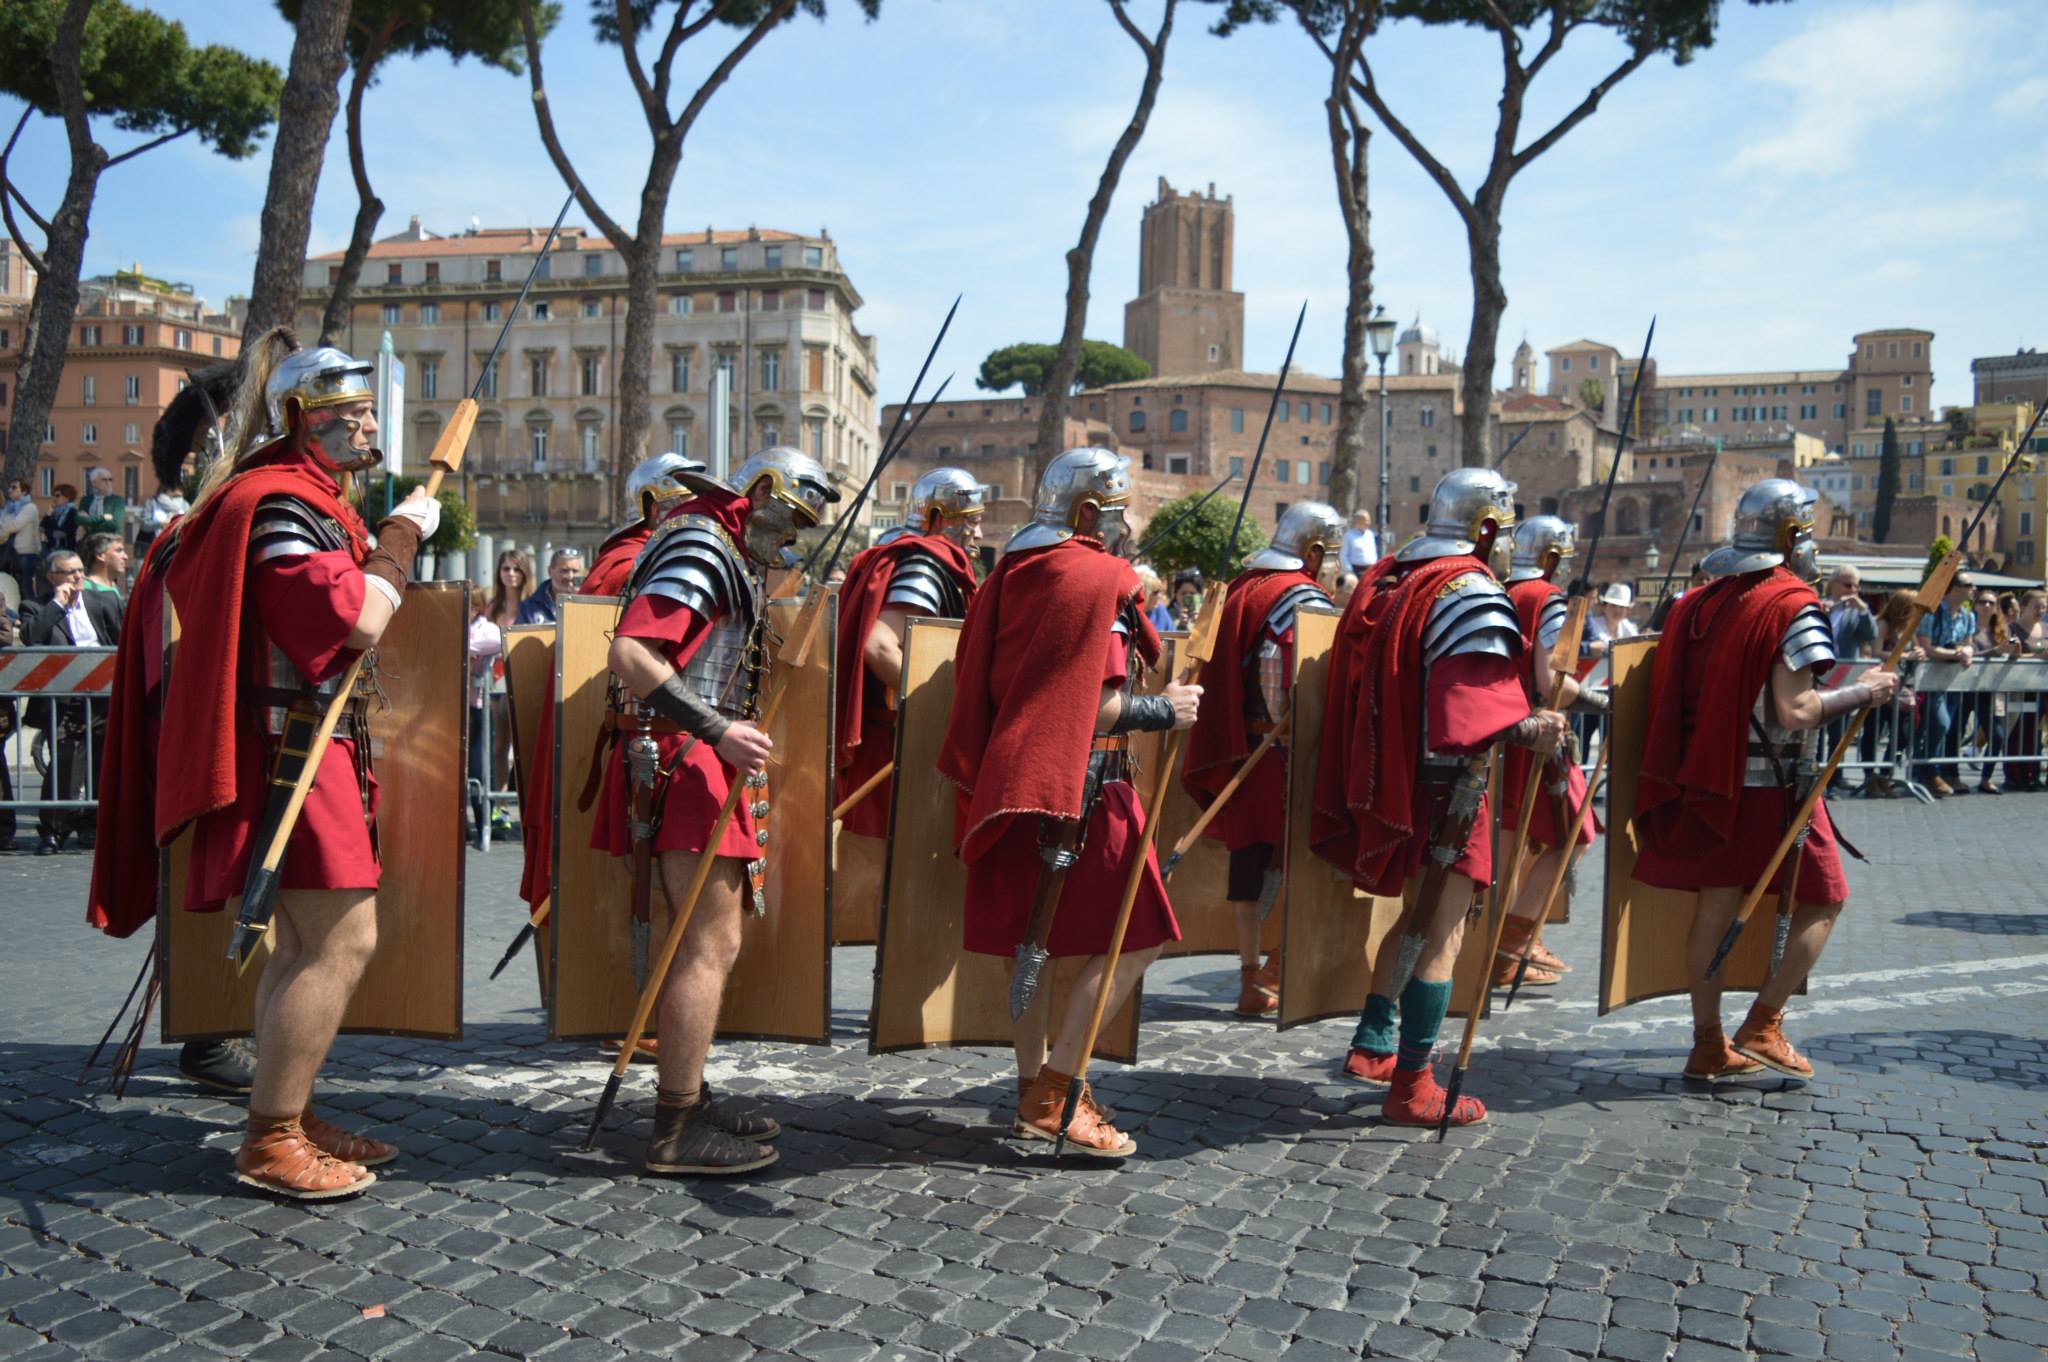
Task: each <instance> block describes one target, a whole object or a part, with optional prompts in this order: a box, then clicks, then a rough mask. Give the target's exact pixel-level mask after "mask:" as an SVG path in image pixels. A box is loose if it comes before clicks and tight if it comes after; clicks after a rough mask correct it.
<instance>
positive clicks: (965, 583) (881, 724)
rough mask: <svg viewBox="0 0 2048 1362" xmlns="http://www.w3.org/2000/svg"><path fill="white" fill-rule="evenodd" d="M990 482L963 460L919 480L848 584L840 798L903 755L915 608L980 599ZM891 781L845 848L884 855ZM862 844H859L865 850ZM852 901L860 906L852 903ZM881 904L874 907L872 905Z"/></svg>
mask: <svg viewBox="0 0 2048 1362" xmlns="http://www.w3.org/2000/svg"><path fill="white" fill-rule="evenodd" d="M984 497H985V489H984V488H983V487H982V485H981V483H980V482H978V481H977V480H976V479H975V477H974V475H973V474H972V473H969V472H968V471H967V470H966V469H964V468H934V469H933V470H932V471H931V472H929V473H926V474H925V475H924V476H923V477H921V478H919V479H918V480H917V481H916V482H915V483H913V484H912V485H911V488H910V505H909V507H908V510H907V512H906V519H905V523H904V524H903V526H902V527H901V528H900V529H897V530H893V531H891V532H890V533H889V534H888V535H886V536H885V537H884V538H883V540H882V542H880V543H878V544H876V545H875V546H874V547H873V548H870V549H865V550H863V551H862V552H860V553H859V554H856V555H855V556H854V559H853V562H852V563H851V564H849V565H848V567H847V569H846V581H845V582H844V584H843V585H841V586H840V588H839V634H838V650H839V656H838V666H837V671H836V677H837V681H838V689H839V694H838V706H837V707H838V713H837V715H836V721H837V722H836V724H835V726H834V729H833V731H834V733H835V735H836V738H835V741H836V743H837V749H838V750H837V751H836V752H835V753H834V754H833V759H834V764H835V766H836V768H837V773H836V779H837V787H836V788H837V789H838V791H839V797H840V798H842V799H843V798H845V797H847V796H849V795H851V794H852V793H853V792H855V791H856V790H860V789H863V788H867V787H868V782H869V781H870V780H871V779H873V778H874V777H875V776H876V775H878V774H879V773H880V772H881V771H882V768H883V767H885V766H887V765H889V763H890V762H892V761H893V760H894V759H895V756H896V696H897V691H898V689H899V687H900V686H901V684H902V680H903V643H904V637H905V635H906V633H907V632H908V630H909V628H910V620H911V618H912V617H913V616H918V615H923V616H935V617H937V618H940V619H962V618H964V617H965V616H966V614H967V603H968V602H969V601H970V600H972V599H973V598H974V563H973V560H972V558H971V557H970V555H971V554H972V553H973V552H974V550H975V548H976V547H977V546H978V545H979V544H980V543H981V517H982V512H983V511H984V509H985V503H984ZM891 783H892V782H891V781H890V780H889V779H888V778H887V777H884V778H883V779H882V781H881V783H880V784H879V785H877V786H874V787H873V788H872V789H871V790H870V792H869V793H868V794H867V795H866V796H865V797H863V798H862V799H861V801H860V802H859V803H857V804H855V805H854V806H853V807H852V808H850V809H848V810H847V811H846V816H845V818H844V820H843V821H842V823H841V827H842V829H843V830H844V831H845V832H848V833H851V834H853V835H854V836H856V837H859V838H863V839H866V840H865V841H864V842H857V843H851V844H849V843H845V842H842V843H841V844H840V848H841V855H842V858H844V857H845V856H846V855H847V854H848V853H851V854H852V855H854V856H856V857H864V858H866V859H869V860H874V861H879V858H880V852H881V839H884V838H886V837H887V836H888V835H889V796H890V785H891ZM856 848H858V849H857V850H856ZM849 906H851V905H849ZM869 911H872V910H869Z"/></svg>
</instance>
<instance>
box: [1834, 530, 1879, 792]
mask: <svg viewBox="0 0 2048 1362" xmlns="http://www.w3.org/2000/svg"><path fill="white" fill-rule="evenodd" d="M1862 587H1863V578H1862V574H1860V573H1858V572H1857V571H1856V569H1855V568H1853V567H1849V566H1846V565H1844V566H1842V567H1838V568H1836V569H1835V573H1834V576H1832V577H1830V578H1829V579H1828V628H1829V629H1830V630H1831V631H1832V632H1833V634H1834V637H1835V656H1836V657H1837V658H1839V659H1841V660H1842V661H1844V662H1857V661H1861V660H1862V659H1864V658H1867V657H1869V656H1871V649H1873V648H1875V647H1876V646H1877V617H1876V616H1875V615H1873V614H1871V613H1870V607H1869V606H1868V605H1867V604H1865V603H1864V600H1863V596H1862ZM1848 724H1849V720H1848V717H1847V716H1846V715H1845V716H1843V717H1842V718H1839V719H1836V720H1835V721H1834V722H1833V723H1830V724H1829V725H1828V726H1827V729H1826V730H1825V735H1824V737H1823V738H1822V749H1823V750H1824V751H1827V752H1832V751H1834V750H1835V744H1836V743H1838V742H1840V741H1841V740H1842V734H1843V732H1844V731H1846V729H1847V727H1848ZM1870 729H1871V720H1870V719H1865V720H1864V721H1863V733H1864V735H1868V734H1869V732H1870ZM1861 741H1862V743H1863V746H1862V748H1861V749H1860V750H1865V751H1867V750H1868V738H1867V736H1865V737H1863V738H1862V739H1861ZM1847 784H1848V782H1847V780H1846V778H1845V777H1844V776H1843V775H1842V773H1841V772H1840V771H1837V772H1835V778H1834V779H1833V780H1832V781H1830V782H1829V783H1828V790H1829V792H1830V793H1832V792H1834V791H1836V790H1841V789H1844V788H1846V787H1847Z"/></svg>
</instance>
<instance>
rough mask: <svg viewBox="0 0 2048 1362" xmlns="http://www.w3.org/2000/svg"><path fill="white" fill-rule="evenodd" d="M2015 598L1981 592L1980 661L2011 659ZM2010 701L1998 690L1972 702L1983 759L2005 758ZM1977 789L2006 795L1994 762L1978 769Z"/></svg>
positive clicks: (1978, 609) (1988, 590)
mask: <svg viewBox="0 0 2048 1362" xmlns="http://www.w3.org/2000/svg"><path fill="white" fill-rule="evenodd" d="M2011 605H2012V597H2010V596H2006V597H2004V598H2002V599H2001V598H2000V596H1999V594H1998V593H1997V592H1996V591H1993V590H1992V589H1991V588H1990V587H1983V588H1980V589H1979V590H1978V592H1977V599H1976V606H1975V609H1974V611H1973V614H1974V616H1975V618H1976V621H1977V640H1976V653H1977V656H1978V657H1979V658H1982V659H1983V660H1985V661H1987V662H1988V661H1991V660H1993V659H1994V658H2004V657H2011V656H2013V653H2012V651H2011V649H2010V648H2009V647H2008V646H2007V645H2008V642H2009V640H2010V638H2011V631H2012V615H2011V612H2010V608H2011ZM2006 704H2007V700H2006V697H2005V696H2004V695H2002V694H1999V693H1997V692H1994V691H1981V692H1979V693H1978V694H1977V695H1975V696H1974V697H1972V699H1971V701H1970V702H1969V706H1970V709H1971V711H1972V713H1973V714H1974V717H1975V719H1976V725H1977V752H1978V755H1979V756H1986V757H2000V756H2004V755H2005V710H2006ZM1977 771H1978V778H1977V788H1978V789H1979V790H1980V791H1982V792H1983V793H1985V794H1993V795H1995V794H2003V793H2005V791H2004V789H2003V787H2001V786H2000V785H1999V783H1998V768H1997V767H1996V766H1995V765H1993V764H1992V763H1991V762H1988V761H1987V762H1983V763H1982V764H1980V765H1979V766H1978V768H1977Z"/></svg>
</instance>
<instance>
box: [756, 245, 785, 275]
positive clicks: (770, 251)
mask: <svg viewBox="0 0 2048 1362" xmlns="http://www.w3.org/2000/svg"><path fill="white" fill-rule="evenodd" d="M761 264H762V265H763V266H764V267H765V268H767V269H771V270H779V269H781V268H782V247H780V246H766V247H763V248H762V250H761Z"/></svg>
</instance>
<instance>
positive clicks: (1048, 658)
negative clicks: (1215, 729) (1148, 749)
mask: <svg viewBox="0 0 2048 1362" xmlns="http://www.w3.org/2000/svg"><path fill="white" fill-rule="evenodd" d="M1142 590H1143V588H1142V586H1141V585H1140V584H1139V582H1138V574H1137V573H1136V572H1135V571H1133V570H1132V568H1131V565H1130V564H1129V563H1127V562H1125V561H1124V560H1123V559H1121V558H1118V557H1116V556H1114V555H1113V554H1110V553H1108V552H1106V551H1105V550H1104V549H1103V547H1102V545H1101V543H1100V542H1099V541H1097V540H1093V539H1084V538H1081V537H1079V536H1076V537H1075V538H1072V539H1067V540H1064V541H1062V542H1060V543H1058V544H1054V545H1051V546H1049V547H1046V548H1042V549H1027V550H1025V551H1024V552H1022V553H1014V554H1008V555H1005V557H1004V558H1003V560H1002V562H1001V563H999V564H997V566H996V570H995V571H994V572H993V573H991V574H990V576H989V579H988V581H986V582H984V583H983V584H982V586H981V589H980V590H979V591H977V592H976V593H975V597H974V605H973V608H972V609H970V610H969V611H968V612H967V622H966V624H965V625H964V626H963V628H962V630H961V635H960V647H959V651H958V652H957V654H956V655H955V662H954V687H955V689H954V693H953V712H952V714H951V715H950V716H949V718H948V721H947V724H946V740H945V744H944V746H943V747H942V748H941V749H940V752H939V774H940V775H943V776H945V777H946V778H947V779H948V780H951V781H952V782H953V783H954V784H956V785H958V786H959V787H960V788H961V790H962V791H963V792H965V794H966V803H965V807H963V808H962V809H961V811H960V816H959V818H958V820H957V821H956V823H955V827H954V844H955V846H956V847H957V848H958V849H959V853H960V859H961V860H963V861H965V862H966V863H967V864H968V865H973V864H974V863H975V862H976V861H978V860H980V859H981V857H982V856H984V855H986V854H987V852H988V851H989V849H990V848H991V847H993V846H994V845H995V844H996V842H997V841H998V840H1000V839H1001V837H1002V835H1003V832H1004V830H1005V829H1006V828H1007V827H1008V826H1009V823H1010V821H1011V820H1012V819H1013V818H1014V817H1016V816H1017V815H1018V814H1042V815H1046V816H1049V817H1053V818H1061V819H1070V820H1071V819H1076V818H1079V817H1080V816H1081V796H1082V793H1083V786H1084V785H1085V784H1086V783H1087V776H1088V752H1089V748H1090V746H1091V744H1092V743H1093V741H1094V737H1095V716H1096V713H1097V711H1098V710H1100V708H1101V703H1102V700H1101V697H1102V676H1101V670H1100V669H1101V666H1102V649H1103V646H1104V644H1103V640H1104V639H1105V638H1107V637H1108V636H1109V633H1110V627H1111V625H1112V624H1114V623H1115V621H1116V616H1117V611H1118V610H1119V609H1120V608H1121V607H1122V606H1123V605H1124V604H1125V603H1127V602H1133V601H1135V600H1136V599H1137V598H1138V596H1139V594H1140V593H1141V591H1142ZM1131 613H1132V617H1133V621H1134V622H1133V625H1132V627H1133V628H1135V629H1136V630H1137V631H1138V633H1137V644H1138V648H1139V651H1140V652H1141V653H1142V654H1143V655H1144V658H1145V660H1146V662H1147V663H1148V664H1150V663H1154V662H1157V661H1158V659H1159V651H1160V648H1159V635H1158V633H1157V632H1156V631H1155V630H1154V629H1153V628H1152V626H1151V624H1150V622H1149V621H1147V620H1146V619H1145V618H1144V616H1143V615H1142V614H1141V613H1139V612H1137V611H1132V612H1131Z"/></svg>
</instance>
